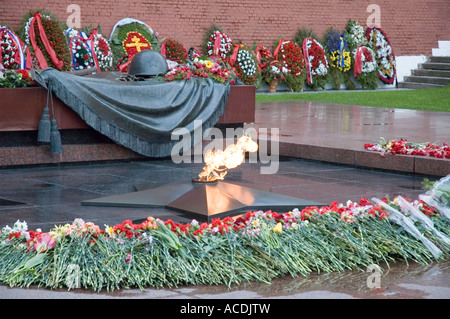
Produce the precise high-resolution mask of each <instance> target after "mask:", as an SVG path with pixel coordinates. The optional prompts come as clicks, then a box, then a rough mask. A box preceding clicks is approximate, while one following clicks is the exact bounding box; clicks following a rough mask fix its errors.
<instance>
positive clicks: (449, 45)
mask: <svg viewBox="0 0 450 319" xmlns="http://www.w3.org/2000/svg"><path fill="white" fill-rule="evenodd" d="M438 48H439V49H450V40H439V41H438Z"/></svg>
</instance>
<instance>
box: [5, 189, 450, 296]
mask: <svg viewBox="0 0 450 319" xmlns="http://www.w3.org/2000/svg"><path fill="white" fill-rule="evenodd" d="M449 195H450V192H449ZM449 225H450V222H449V220H448V219H447V218H444V216H441V214H440V211H439V210H437V209H436V208H434V207H432V206H429V205H427V204H426V203H425V202H423V201H421V200H416V201H409V200H408V199H405V198H402V197H400V196H399V197H397V198H395V199H394V200H392V201H390V200H388V199H386V198H382V199H376V198H373V199H371V200H368V199H367V198H362V199H361V200H360V201H359V202H352V201H348V202H347V203H344V204H342V203H341V204H338V203H337V202H333V203H332V204H330V205H329V206H322V207H317V206H311V207H306V208H304V209H302V210H299V209H293V210H292V211H289V212H287V213H277V212H274V211H265V212H264V211H249V212H247V213H245V214H243V215H242V216H240V217H236V218H231V217H225V218H223V219H220V218H214V219H213V220H212V221H211V222H210V223H206V222H204V223H199V222H198V221H196V220H192V221H191V222H190V223H187V224H182V223H176V222H174V221H173V220H170V219H169V220H166V221H163V220H160V219H158V218H154V217H148V218H147V219H146V220H144V221H143V222H141V223H135V222H133V221H131V220H124V221H123V222H122V223H121V224H117V225H115V226H112V227H111V226H107V225H105V229H100V227H98V226H97V225H95V224H93V223H91V222H85V221H84V220H82V219H80V218H77V219H75V220H74V222H73V223H72V224H66V225H63V226H55V227H54V228H53V229H51V230H50V231H49V232H42V231H40V230H36V231H32V230H28V225H27V224H26V223H25V222H20V221H17V222H16V223H15V224H14V225H13V227H9V226H5V227H3V228H2V229H1V231H0V281H1V282H2V283H3V284H6V285H9V286H12V287H13V286H19V287H29V286H30V285H38V286H42V287H48V288H52V289H54V288H62V287H67V288H68V289H71V288H72V287H73V285H72V284H71V281H70V280H68V279H69V276H70V275H71V272H70V271H69V270H73V269H78V272H79V278H78V279H79V284H80V287H83V288H86V289H93V290H95V291H100V290H102V289H106V290H108V291H111V290H114V289H120V288H123V287H139V288H141V289H145V288H146V287H149V286H150V287H172V286H177V285H181V284H183V285H195V284H226V285H228V286H230V285H231V284H234V283H239V282H242V281H250V280H260V281H264V282H270V280H271V279H272V278H275V277H279V276H284V275H292V276H297V275H298V274H301V275H304V276H307V275H309V274H310V273H312V272H315V271H317V272H332V271H344V270H346V269H365V268H366V267H367V266H368V265H371V264H378V263H380V262H384V263H387V264H389V263H390V262H395V261H396V260H398V259H404V260H405V261H409V260H414V261H416V262H419V263H423V264H427V263H431V262H433V261H436V260H442V259H444V258H448V255H449V252H450V240H449V235H450V231H449V229H450V228H449Z"/></svg>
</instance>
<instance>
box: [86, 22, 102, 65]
mask: <svg viewBox="0 0 450 319" xmlns="http://www.w3.org/2000/svg"><path fill="white" fill-rule="evenodd" d="M97 34H98V30H97V29H95V30H92V31H91V34H90V35H89V38H88V40H89V47H90V48H91V52H92V57H93V58H94V64H95V66H96V67H97V73H100V72H101V70H100V64H99V63H98V58H97V54H96V53H95V36H96V35H97Z"/></svg>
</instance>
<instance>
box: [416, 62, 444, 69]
mask: <svg viewBox="0 0 450 319" xmlns="http://www.w3.org/2000/svg"><path fill="white" fill-rule="evenodd" d="M419 69H432V70H450V63H436V62H425V63H422V64H419Z"/></svg>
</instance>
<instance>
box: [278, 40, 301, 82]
mask: <svg viewBox="0 0 450 319" xmlns="http://www.w3.org/2000/svg"><path fill="white" fill-rule="evenodd" d="M273 56H274V58H275V60H278V61H281V62H282V63H283V66H284V68H286V69H287V72H288V73H291V74H292V75H293V76H295V77H300V76H301V75H302V74H303V69H304V67H305V60H304V58H303V53H302V50H301V49H300V47H299V46H298V45H297V44H295V43H294V42H293V41H290V40H287V39H281V40H280V42H279V43H278V46H277V47H276V48H275V51H274V52H273Z"/></svg>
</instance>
